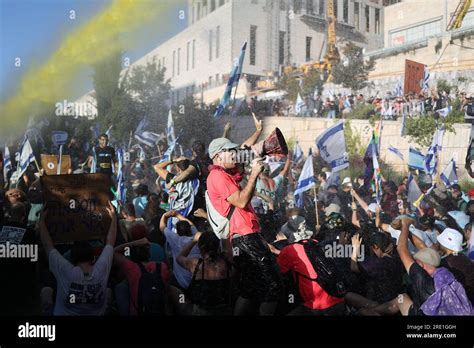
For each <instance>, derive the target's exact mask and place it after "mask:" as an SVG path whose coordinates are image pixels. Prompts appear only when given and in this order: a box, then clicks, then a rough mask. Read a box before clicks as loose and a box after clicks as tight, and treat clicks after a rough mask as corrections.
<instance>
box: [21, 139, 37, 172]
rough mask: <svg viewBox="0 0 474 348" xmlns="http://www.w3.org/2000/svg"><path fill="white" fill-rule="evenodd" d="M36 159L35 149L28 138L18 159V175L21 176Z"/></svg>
mask: <svg viewBox="0 0 474 348" xmlns="http://www.w3.org/2000/svg"><path fill="white" fill-rule="evenodd" d="M34 160H35V155H34V154H33V149H32V148H31V144H30V141H29V140H28V139H26V141H25V143H24V144H23V147H22V148H21V151H20V159H19V161H18V171H19V174H18V177H20V176H21V175H22V174H23V173H24V172H25V171H26V169H27V168H28V166H29V164H30V163H31V162H33V161H34Z"/></svg>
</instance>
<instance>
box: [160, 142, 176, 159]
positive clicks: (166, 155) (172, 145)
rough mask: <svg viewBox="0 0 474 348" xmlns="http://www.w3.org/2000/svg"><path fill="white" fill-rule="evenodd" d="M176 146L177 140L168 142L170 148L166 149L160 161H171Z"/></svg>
mask: <svg viewBox="0 0 474 348" xmlns="http://www.w3.org/2000/svg"><path fill="white" fill-rule="evenodd" d="M175 147H176V141H175V142H173V143H169V144H168V149H167V150H166V152H165V153H164V154H163V157H162V159H161V160H160V163H161V162H165V161H171V155H172V154H173V151H174V148H175Z"/></svg>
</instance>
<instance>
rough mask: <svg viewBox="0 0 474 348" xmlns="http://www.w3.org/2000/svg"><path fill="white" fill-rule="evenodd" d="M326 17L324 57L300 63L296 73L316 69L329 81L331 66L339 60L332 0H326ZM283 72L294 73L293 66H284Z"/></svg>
mask: <svg viewBox="0 0 474 348" xmlns="http://www.w3.org/2000/svg"><path fill="white" fill-rule="evenodd" d="M326 17H327V21H328V23H327V32H326V34H327V38H326V42H327V48H326V54H325V56H324V59H323V60H321V61H312V62H307V63H304V64H302V65H301V66H300V67H299V69H298V70H299V71H298V70H297V71H296V73H300V74H304V75H306V74H307V73H308V72H309V71H310V70H312V69H317V70H321V71H324V72H326V73H327V76H328V77H327V81H328V82H331V81H332V79H333V77H332V68H333V66H334V65H335V64H336V63H337V62H338V61H339V59H340V56H339V51H338V50H337V47H336V22H337V19H336V16H335V14H334V0H328V1H327V7H326ZM284 72H285V74H287V75H288V74H291V73H295V71H294V68H293V67H292V66H291V65H290V66H287V67H285V68H284Z"/></svg>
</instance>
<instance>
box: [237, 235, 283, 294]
mask: <svg viewBox="0 0 474 348" xmlns="http://www.w3.org/2000/svg"><path fill="white" fill-rule="evenodd" d="M236 237H237V238H236ZM232 249H233V253H234V263H235V266H236V268H237V271H238V272H239V275H240V276H239V294H240V296H241V297H243V298H244V299H247V300H251V301H255V302H258V303H261V302H275V301H278V299H279V297H280V292H281V290H282V278H281V274H280V271H279V269H278V266H277V264H276V261H275V258H274V256H273V254H272V252H271V251H270V248H269V247H268V245H267V243H266V242H265V240H264V239H263V237H262V235H261V234H260V233H252V234H248V235H244V236H241V235H238V236H237V235H234V237H233V238H232Z"/></svg>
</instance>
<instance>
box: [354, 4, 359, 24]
mask: <svg viewBox="0 0 474 348" xmlns="http://www.w3.org/2000/svg"><path fill="white" fill-rule="evenodd" d="M359 19H360V14H359V3H358V2H354V26H355V28H356V29H357V30H360V23H359Z"/></svg>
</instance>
